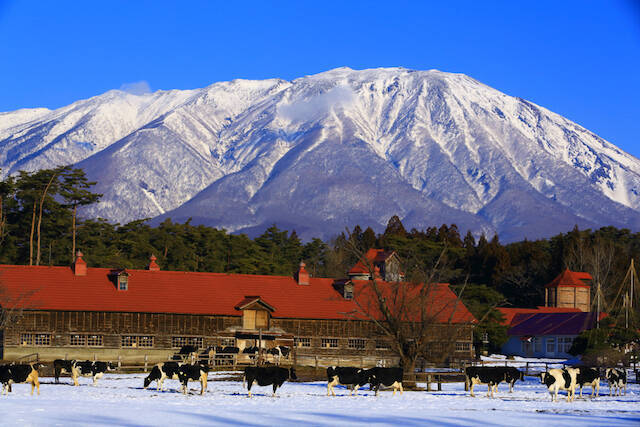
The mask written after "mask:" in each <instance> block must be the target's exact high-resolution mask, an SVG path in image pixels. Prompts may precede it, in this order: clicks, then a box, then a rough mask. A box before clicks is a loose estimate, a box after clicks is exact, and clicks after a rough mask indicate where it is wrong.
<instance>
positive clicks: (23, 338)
mask: <svg viewBox="0 0 640 427" xmlns="http://www.w3.org/2000/svg"><path fill="white" fill-rule="evenodd" d="M20 345H33V335H31V334H20Z"/></svg>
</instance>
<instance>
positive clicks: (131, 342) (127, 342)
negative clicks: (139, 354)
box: [121, 335, 138, 347]
mask: <svg viewBox="0 0 640 427" xmlns="http://www.w3.org/2000/svg"><path fill="white" fill-rule="evenodd" d="M121 344H122V347H137V346H138V337H135V336H131V335H123V336H122V341H121Z"/></svg>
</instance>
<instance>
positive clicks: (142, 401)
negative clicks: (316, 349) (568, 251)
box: [0, 373, 640, 426]
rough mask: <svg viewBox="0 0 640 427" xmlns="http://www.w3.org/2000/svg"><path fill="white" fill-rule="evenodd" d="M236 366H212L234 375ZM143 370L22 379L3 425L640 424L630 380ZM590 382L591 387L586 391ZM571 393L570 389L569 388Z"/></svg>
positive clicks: (6, 404) (639, 395)
mask: <svg viewBox="0 0 640 427" xmlns="http://www.w3.org/2000/svg"><path fill="white" fill-rule="evenodd" d="M227 374H228V373H215V374H214V373H211V374H210V375H209V379H210V380H212V379H213V377H214V376H217V375H221V376H227ZM144 376H145V375H143V374H128V375H115V374H114V375H110V374H107V375H105V377H104V378H103V379H101V380H99V381H98V384H97V386H95V387H94V386H92V385H90V384H91V381H90V380H88V379H85V378H81V379H80V384H81V385H80V386H79V387H72V386H70V379H69V378H62V379H61V382H62V383H61V384H54V383H53V379H52V378H42V379H41V387H40V393H41V394H40V396H35V395H34V396H33V397H32V396H29V389H30V386H29V385H26V384H17V385H14V389H13V393H11V394H10V395H9V396H0V414H2V415H1V416H0V425H48V426H49V425H65V426H66V425H111V424H115V425H127V426H138V425H212V424H218V425H220V424H224V425H279V426H280V425H300V424H310V425H354V424H371V425H391V424H394V425H423V424H425V423H435V424H438V425H509V426H513V425H545V426H549V425H554V426H555V425H576V424H580V425H598V426H604V425H607V426H612V425H640V404H639V403H640V386H639V385H636V384H631V385H629V387H628V389H627V394H626V396H620V397H609V395H608V393H609V389H608V387H607V386H606V385H603V387H602V388H601V392H602V393H603V394H604V396H601V397H598V398H596V399H591V398H589V397H587V396H586V395H588V394H589V393H590V389H585V391H586V393H585V397H584V398H582V399H581V398H579V397H578V398H577V399H576V401H574V402H573V403H567V402H566V401H564V400H561V401H559V402H551V400H550V398H549V394H548V393H547V391H546V389H545V388H544V387H543V386H542V385H541V384H540V383H539V382H538V380H537V379H536V378H533V377H530V378H527V379H526V381H525V383H524V384H523V383H517V384H516V387H515V391H514V393H513V394H509V393H508V391H507V390H508V387H507V386H505V385H504V384H502V385H501V386H500V390H499V393H498V395H497V397H496V398H494V399H490V398H487V397H485V395H484V394H485V393H486V387H477V388H476V389H475V391H476V395H477V397H475V398H472V397H469V396H468V393H466V392H465V391H464V386H463V384H461V383H458V384H444V385H443V391H441V392H431V393H427V392H424V391H413V392H409V391H406V392H405V393H404V394H402V395H399V394H396V395H395V396H392V393H391V392H390V391H385V392H381V393H380V396H378V397H375V396H374V395H373V392H370V391H369V390H365V391H360V392H359V393H358V396H356V397H350V396H349V395H348V391H347V390H346V389H344V388H341V387H336V394H338V396H336V397H327V396H326V383H323V382H308V383H285V384H284V386H283V387H282V388H281V389H280V390H278V397H276V398H273V397H271V388H270V387H255V388H254V389H253V390H252V391H253V392H254V396H253V397H251V398H248V397H247V392H246V389H243V387H242V383H241V382H239V381H210V382H209V385H208V391H207V393H206V394H205V395H204V396H200V395H199V394H198V393H199V390H200V386H199V384H195V383H192V385H191V386H190V390H191V391H190V393H189V395H187V396H184V395H182V394H181V393H179V392H178V391H177V388H178V382H177V381H170V380H168V381H166V382H165V388H166V390H165V391H164V392H158V391H156V390H155V388H153V387H154V386H155V383H154V384H153V387H152V388H150V389H147V390H144V389H143V388H142V381H143V378H144ZM587 390H588V391H587ZM563 397H564V396H563Z"/></svg>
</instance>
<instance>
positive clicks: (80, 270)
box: [73, 251, 87, 276]
mask: <svg viewBox="0 0 640 427" xmlns="http://www.w3.org/2000/svg"><path fill="white" fill-rule="evenodd" d="M73 273H74V274H75V275H76V276H86V275H87V263H86V262H84V260H83V259H82V252H81V251H78V252H76V260H75V262H74V263H73Z"/></svg>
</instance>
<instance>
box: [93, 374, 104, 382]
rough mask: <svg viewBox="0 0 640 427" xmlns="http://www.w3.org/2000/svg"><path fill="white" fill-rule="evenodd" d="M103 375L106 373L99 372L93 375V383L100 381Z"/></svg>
mask: <svg viewBox="0 0 640 427" xmlns="http://www.w3.org/2000/svg"><path fill="white" fill-rule="evenodd" d="M103 375H104V372H99V373H97V374H95V375H94V376H93V385H96V382H98V380H99V379H100V378H102V376H103Z"/></svg>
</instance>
